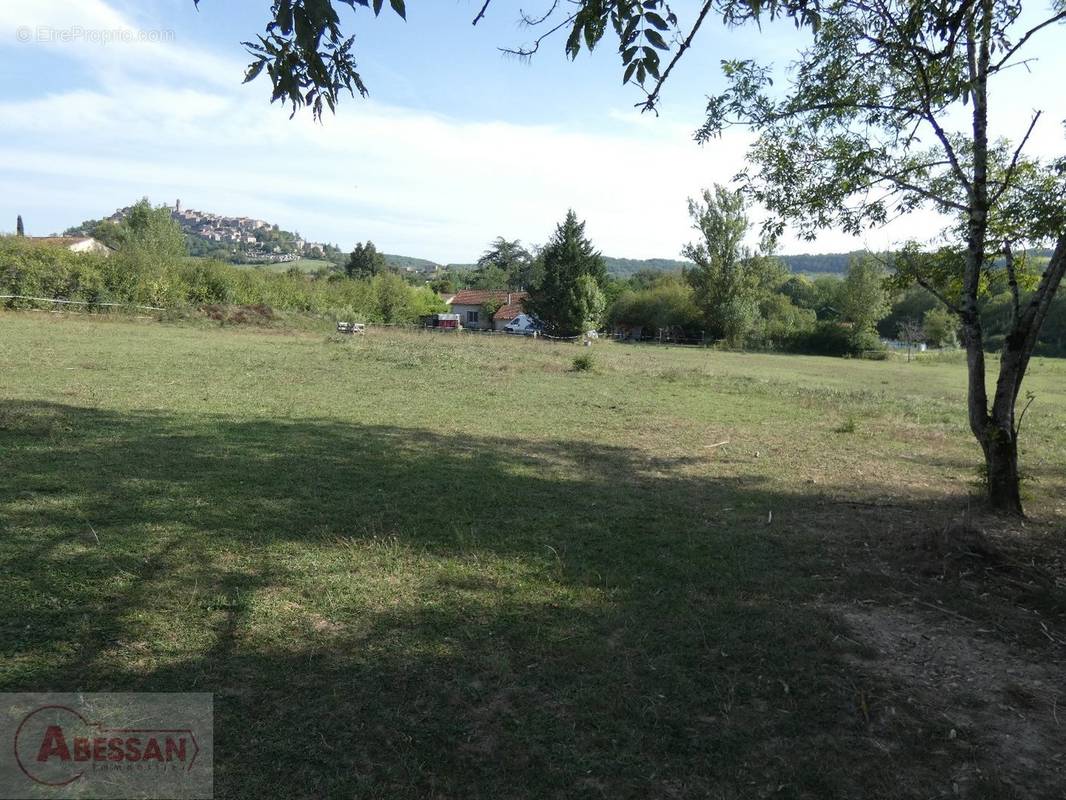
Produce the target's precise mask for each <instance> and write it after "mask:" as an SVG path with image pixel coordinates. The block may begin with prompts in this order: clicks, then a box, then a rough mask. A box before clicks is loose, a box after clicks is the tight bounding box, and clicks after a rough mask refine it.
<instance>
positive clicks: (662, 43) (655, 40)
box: [644, 29, 670, 50]
mask: <svg viewBox="0 0 1066 800" xmlns="http://www.w3.org/2000/svg"><path fill="white" fill-rule="evenodd" d="M644 38H645V39H647V40H648V41H649V42H651V43H652V45H653V46H655V47H658V48H659V49H660V50H669V49H670V48H669V46H668V45H667V44H666V40H665V39H663V36H662V34H661V33H659V32H658V31H653V30H650V29H646V30H645V31H644Z"/></svg>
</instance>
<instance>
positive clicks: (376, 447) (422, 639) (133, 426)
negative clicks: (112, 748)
mask: <svg viewBox="0 0 1066 800" xmlns="http://www.w3.org/2000/svg"><path fill="white" fill-rule="evenodd" d="M0 435H2V436H3V437H4V438H5V440H6V442H7V444H8V445H9V446H8V448H7V450H8V456H7V457H6V458H5V463H4V468H3V471H2V472H0V511H2V515H3V516H2V518H0V524H2V530H0V533H2V535H3V543H2V544H0V557H2V559H3V568H4V572H5V574H6V575H8V576H11V577H10V590H8V591H5V592H4V593H3V595H2V597H0V610H2V611H3V615H2V620H0V640H2V647H0V657H2V659H3V661H4V666H3V667H0V677H2V681H0V684H2V685H3V686H4V687H5V688H6V689H7V690H9V691H14V690H27V691H28V690H44V689H55V690H75V689H79V690H91V691H103V690H129V691H138V690H140V691H148V690H153V691H211V692H213V693H214V694H215V715H216V719H215V727H216V751H215V752H216V754H217V758H216V791H217V794H218V796H219V797H252V796H256V795H263V794H266V795H267V796H292V797H333V796H358V797H363V796H369V797H374V796H381V797H394V796H410V797H459V796H461V797H493V798H495V797H545V796H559V797H563V796H593V797H595V796H604V797H647V796H678V797H710V796H721V797H749V796H750V797H760V796H767V795H774V796H780V797H830V796H866V797H878V796H882V797H906V796H926V795H928V794H929V791H930V788H931V787H933V786H941V785H942V776H943V770H944V767H945V763H948V764H952V763H955V761H956V760H958V759H960V758H965V757H964V756H955V755H952V756H948V757H945V758H941V757H936V758H932V759H931V758H930V757H929V756H928V755H927V751H928V749H929V746H930V737H931V736H932V733H931V726H930V724H929V720H927V719H925V718H924V716H923V712H922V711H921V710H920V709H911V710H908V711H904V712H898V711H897V710H896V709H893V710H892V712H891V713H889V711H888V709H887V708H885V709H876V708H875V709H874V710H873V711H871V709H870V707H869V704H868V703H867V702H866V700H865V699H864V698H866V697H868V696H871V695H876V694H877V692H878V691H880V690H881V689H882V687H881V685H880V684H879V683H878V679H877V678H875V677H872V676H871V675H870V674H869V673H867V672H865V671H863V670H862V669H860V668H858V667H856V661H855V659H856V657H858V656H861V655H863V654H864V651H863V649H862V648H861V647H858V646H856V645H855V644H854V643H852V642H850V640H849V639H848V637H847V636H846V634H847V628H846V626H845V625H844V624H843V622H842V621H841V620H840V618H839V615H838V614H837V613H835V612H834V610H833V602H835V601H838V600H840V596H839V592H838V594H837V596H834V592H837V590H836V589H834V587H836V586H841V585H843V584H846V583H847V582H848V581H849V580H851V578H850V577H849V576H848V575H847V574H846V572H847V567H845V566H844V565H842V564H841V563H839V561H840V560H841V559H838V557H839V556H840V554H841V553H842V552H844V551H843V550H837V549H836V548H837V547H838V546H841V547H842V546H844V545H840V542H841V541H844V540H847V539H850V538H853V536H854V534H856V533H858V532H861V533H862V534H863V535H864V536H867V537H868V536H869V535H870V534H871V533H873V532H875V531H880V532H882V533H884V532H892V531H898V530H899V529H900V528H903V527H906V526H908V525H910V526H913V525H914V524H915V521H916V520H926V519H928V518H929V516H930V515H931V514H933V515H935V514H936V513H945V514H950V513H951V509H944V508H935V507H932V502H933V501H932V499H931V498H915V499H914V501H913V504H910V505H907V506H900V507H897V508H896V509H895V510H894V511H893V512H892V513H886V512H885V511H884V509H881V510H877V509H871V508H864V507H863V506H862V505H861V504H860V505H848V504H839V503H834V502H831V501H830V499H829V498H828V497H827V496H826V495H825V494H824V493H817V494H816V493H813V492H812V493H806V494H801V493H794V492H787V491H783V490H782V489H781V488H780V487H779V486H774V485H770V484H768V483H767V482H766V480H765V479H763V478H759V477H757V476H754V475H752V476H741V477H729V478H724V477H723V478H720V479H708V478H707V477H706V476H705V475H702V474H701V473H700V471H699V470H698V469H697V467H699V463H698V461H694V460H693V459H691V458H681V459H678V458H669V457H658V456H649V455H648V454H647V453H646V452H645V451H642V450H639V449H637V448H627V447H618V446H607V445H599V444H594V443H589V442H574V441H555V440H549V441H544V440H527V439H517V438H512V437H503V436H501V437H474V436H470V435H467V434H456V435H444V434H441V433H438V432H434V431H428V430H421V429H401V428H395V427H387V426H363V425H351V424H342V423H338V422H335V421H329V420H318V421H306V420H300V421H288V422H285V421H266V420H257V419H252V420H243V419H232V418H224V417H209V416H195V417H192V416H187V417H183V416H178V415H168V414H156V413H149V412H136V413H133V412H111V411H102V410H90V409H84V408H76V407H71V406H63V405H58V404H46V403H12V402H7V403H0ZM859 500H860V501H861V500H862V498H859ZM768 510H773V512H774V514H773V523H772V524H767V519H768V514H767V512H768ZM848 552H850V551H848ZM862 579H863V580H864V581H865V586H866V589H867V590H868V591H870V592H873V591H875V589H876V579H875V577H874V576H873V575H872V574H865V575H863V576H862ZM867 655H868V654H867ZM885 738H887V739H889V740H890V741H891V742H892V750H891V752H892V755H891V757H890V758H889V757H885V755H884V753H882V752H880V751H877V750H876V748H875V747H874V746H873V745H872V742H874V740H880V739H885ZM856 753H861V754H865V755H863V756H862V757H859V758H856V755H855V754H856ZM901 764H906V765H907V767H906V768H907V771H908V775H907V777H906V779H905V780H903V781H902V782H901V779H900V775H899V774H898V773H899V769H900V765H901Z"/></svg>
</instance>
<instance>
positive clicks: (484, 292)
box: [446, 289, 529, 331]
mask: <svg viewBox="0 0 1066 800" xmlns="http://www.w3.org/2000/svg"><path fill="white" fill-rule="evenodd" d="M528 296H529V295H528V294H527V293H526V292H509V291H501V290H496V289H463V290H462V291H460V292H458V293H457V294H456V295H455V296H454V297H451V298H449V299H447V301H446V302H447V303H448V306H449V309H450V311H451V313H453V314H458V315H459V321H460V322H461V323H462V324H463V327H464V328H474V329H476V330H483V331H499V330H503V328H504V326H505V325H507V323H508V322H510V321H511V320H513V319H515V318H516V317H518V316H519V315H521V314H523V313H525V312H524V310H523V308H522V303H523V301H524V300H525V299H526V298H527V297H528ZM493 306H496V307H497V308H496V311H495V313H493V314H492V316H491V317H489V316H488V315H487V314H486V311H487V310H488V309H490V308H491V307H493Z"/></svg>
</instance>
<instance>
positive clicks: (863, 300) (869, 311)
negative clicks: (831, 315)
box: [837, 256, 888, 333]
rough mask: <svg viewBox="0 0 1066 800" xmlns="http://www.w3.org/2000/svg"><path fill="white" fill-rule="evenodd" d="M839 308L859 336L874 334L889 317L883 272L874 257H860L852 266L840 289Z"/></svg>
mask: <svg viewBox="0 0 1066 800" xmlns="http://www.w3.org/2000/svg"><path fill="white" fill-rule="evenodd" d="M837 305H838V307H839V310H840V314H841V316H842V317H843V318H844V319H845V320H846V321H848V322H850V323H852V325H854V326H855V330H856V332H859V333H869V332H872V331H873V330H874V329H875V328H876V326H877V323H878V322H880V320H881V318H882V317H883V316H885V314H887V313H888V292H887V291H886V290H885V274H884V270H883V269H882V268H881V265H880V264H878V263H877V261H875V260H874V259H873V257H872V256H861V257H859V258H856V259H854V260H853V261H852V262H851V267H850V268H849V269H848V275H847V277H846V278H844V281H843V283H842V284H841V286H840V294H839V297H838V299H837Z"/></svg>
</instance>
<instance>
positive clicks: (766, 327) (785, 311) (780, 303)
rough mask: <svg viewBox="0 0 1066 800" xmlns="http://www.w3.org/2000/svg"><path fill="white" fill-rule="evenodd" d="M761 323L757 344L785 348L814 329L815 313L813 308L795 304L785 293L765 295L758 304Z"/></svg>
mask: <svg viewBox="0 0 1066 800" xmlns="http://www.w3.org/2000/svg"><path fill="white" fill-rule="evenodd" d="M759 314H760V316H761V317H762V324H761V325H760V326H759V328H758V330H757V332H756V335H757V336H758V338H759V339H760V340H761V341H760V342H759V344H760V345H761V346H763V347H766V348H768V349H771V350H777V349H785V348H789V347H791V346H792V345H793V343H794V342H795V341H796V340H797V339H798V338H799V337H802V336H804V335H806V334H809V333H810V332H811V331H813V330H814V327H815V324H816V322H817V319H818V317H817V315H816V314H815V312H814V310H813V309H810V308H803V307H801V306H797V305H795V304H794V303H793V302H792V301H791V300H790V299H789V298H788V297H787V296H786V295H784V294H779V293H776V292H775V293H773V294H770V295H767V296H766V297H765V298H764V299H763V300H762V302H761V303H760V304H759Z"/></svg>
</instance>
